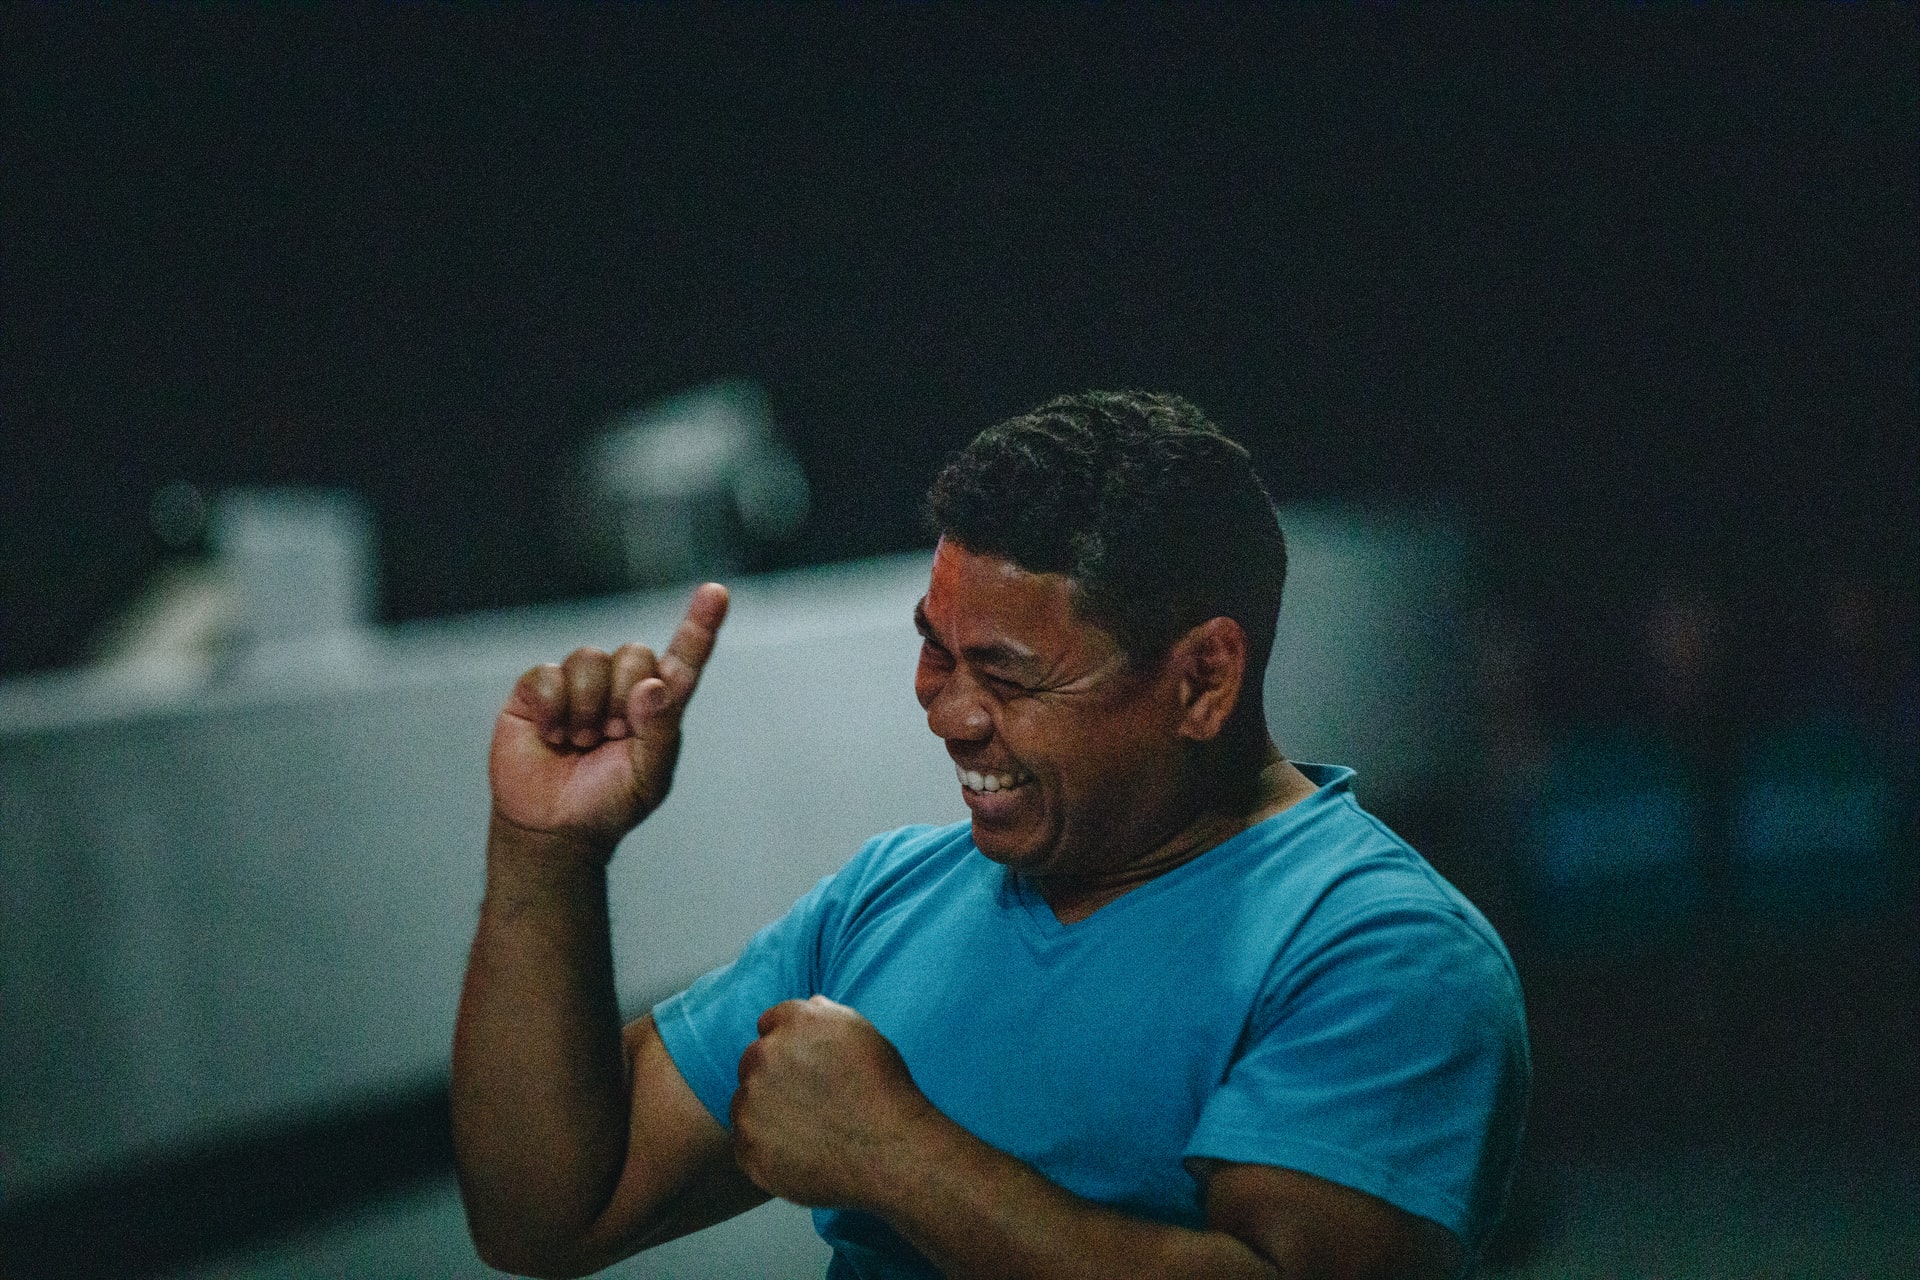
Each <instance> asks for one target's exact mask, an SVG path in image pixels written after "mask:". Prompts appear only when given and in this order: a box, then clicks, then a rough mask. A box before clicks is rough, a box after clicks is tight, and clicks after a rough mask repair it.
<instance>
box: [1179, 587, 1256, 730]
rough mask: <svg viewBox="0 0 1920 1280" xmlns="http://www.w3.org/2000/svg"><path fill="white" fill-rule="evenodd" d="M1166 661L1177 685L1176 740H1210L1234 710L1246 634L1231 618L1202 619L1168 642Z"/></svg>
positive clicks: (1242, 672)
mask: <svg viewBox="0 0 1920 1280" xmlns="http://www.w3.org/2000/svg"><path fill="white" fill-rule="evenodd" d="M1169 656H1170V657H1171V658H1172V659H1173V663H1174V668H1173V669H1174V671H1175V672H1176V673H1177V674H1178V677H1179V681H1180V707H1181V711H1182V715H1181V718H1180V725H1179V733H1180V736H1181V737H1183V738H1187V739H1190V740H1191V741H1194V742H1211V741H1213V740H1214V739H1215V738H1217V737H1219V736H1220V732H1221V730H1223V729H1225V728H1226V727H1227V721H1228V720H1230V719H1231V718H1232V717H1233V709H1234V708H1235V707H1237V706H1239V705H1240V689H1241V686H1242V684H1243V683H1244V682H1245V680H1246V677H1247V633H1246V632H1245V631H1243V630H1242V629H1241V627H1240V624H1239V623H1237V622H1235V621H1234V620H1233V619H1232V618H1208V619H1207V620H1206V621H1205V622H1203V623H1201V624H1200V625H1199V626H1197V627H1195V628H1194V629H1193V630H1191V631H1189V632H1187V634H1185V635H1184V636H1181V637H1180V638H1179V639H1178V640H1176V641H1174V643H1173V651H1172V653H1171V654H1170V655H1169Z"/></svg>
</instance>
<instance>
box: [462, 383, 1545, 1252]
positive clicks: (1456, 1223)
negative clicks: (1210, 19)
mask: <svg viewBox="0 0 1920 1280" xmlns="http://www.w3.org/2000/svg"><path fill="white" fill-rule="evenodd" d="M929 506H930V510H931V513H932V516H933V520H934V523H935V524H936V526H937V527H938V529H939V531H940V542H939V545H938V547H937V549H936V551H935V553H934V562H933V571H932V576H931V581H930V582H929V585H928V588H927V593H926V595H925V597H924V598H923V599H922V600H921V602H920V604H919V606H918V607H917V608H916V610H915V622H916V624H917V626H918V627H919V630H920V633H921V635H922V637H923V645H922V649H921V656H920V665H919V669H918V671H917V673H916V675H915V682H914V683H915V692H916V693H917V694H918V696H919V700H920V703H921V705H922V706H923V707H924V708H925V709H926V713H927V725H928V727H929V728H930V729H931V730H932V731H933V732H934V733H935V734H936V735H938V736H939V737H940V739H941V740H942V741H943V743H944V744H945V746H946V748H947V752H948V754H949V755H950V756H951V757H952V758H953V761H954V765H955V769H956V773H957V775H958V781H959V785H960V787H961V789H962V794H963V796H964V798H965V800H966V804H967V807H968V809H969V810H970V811H971V814H972V817H971V821H970V822H967V823H961V824H958V825H956V826H952V827H945V828H925V827H919V828H907V829H905V830H902V831H896V832H892V833H890V834H887V835H883V836H879V837H876V838H875V839H874V840H872V841H870V842H869V843H868V844H867V846H866V847H865V848H863V849H862V850H861V851H860V853H859V854H858V856H856V857H855V858H854V860H853V861H852V862H851V863H849V864H848V865H847V867H846V868H845V869H843V870H842V871H841V872H839V873H838V874H837V875H835V876H832V877H829V878H828V879H826V880H824V881H822V882H821V884H820V885H819V886H817V887H816V888H815V889H814V890H813V891H812V892H811V893H809V894H808V895H807V896H806V897H804V898H803V899H802V900H801V901H800V902H799V903H798V904H797V905H796V906H795V907H794V908H793V910H792V911H791V912H789V913H788V914H787V915H786V916H785V917H784V918H782V919H781V920H779V921H777V922H775V923H774V924H772V925H770V926H768V927H767V928H766V929H765V930H763V931H762V932H761V933H760V934H759V935H758V936H756V937H755V938H754V940H753V941H752V942H751V943H750V944H748V947H747V949H746V951H745V952H744V953H743V955H742V956H741V957H740V959H739V960H738V961H736V962H735V963H734V964H733V965H731V966H728V967H727V968H725V969H722V970H719V971H717V972H715V973H712V974H709V975H707V976H706V977H705V978H702V979H701V980H700V981H699V982H697V983H696V984H695V985H694V986H693V987H692V988H690V989H689V990H687V991H685V992H683V993H681V994H680V995H678V996H676V997H674V998H673V999H670V1000H668V1001H666V1002H664V1003H663V1004H661V1005H660V1006H658V1007H657V1008H656V1009H655V1010H654V1011H653V1013H652V1015H651V1016H649V1017H644V1018H641V1019H639V1020H638V1021H636V1022H634V1023H632V1024H631V1025H629V1026H627V1027H626V1028H625V1030H624V1032H623V1031H622V1029H621V1027H620V1026H619V1022H618V1016H617V1013H616V1007H615V1002H614V992H613V981H612V963H611V950H610V943H609V940H608V926H607V914H606V911H607V909H606V880H605V873H604V868H605V865H606V863H607V860H608V858H609V857H610V856H611V854H612V852H613V848H614V845H615V843H616V842H617V841H618V840H619V839H620V837H621V836H622V835H624V834H625V833H626V832H627V831H628V830H629V829H631V828H632V827H633V826H634V824H636V823H637V822H639V821H640V820H641V819H643V818H644V817H646V815H647V814H649V813H651V812H652V811H653V810H654V809H655V808H657V807H658V806H659V804H660V803H661V801H662V800H663V799H665V797H666V794H667V788H668V784H669V783H670V781H671V779H672V772H673V764H674V759H675V756H676V753H677V749H678V745H679V726H680V717H681V712H682V710H683V709H684V708H685V706H686V705H687V701H688V699H689V698H690V697H691V696H692V695H693V692H694V687H695V685H696V684H697V682H698V680H699V676H700V669H701V666H702V665H703V664H704V663H705V661H706V659H707V657H708V655H709V653H710V652H711V651H712V648H713V644H714V637H715V634H716V632H717V631H718V629H719V627H720V624H721V621H722V619H723V617H724V616H725V613H726V603H727V600H726V593H725V591H724V589H722V588H720V587H718V586H716V585H713V584H708V585H707V586H704V587H701V588H700V589H699V590H698V591H696V592H695V594H694V597H693V601H692V604H691V605H690V607H689V608H688V610H687V616H686V620H685V621H684V622H683V623H682V624H681V625H680V628H679V630H678V631H677V632H676V634H675V635H674V638H673V640H672V643H670V644H669V645H668V646H667V649H666V650H665V651H664V652H663V653H661V654H659V655H658V656H656V655H655V654H654V653H652V652H651V651H650V650H647V649H644V648H641V647H639V646H637V645H629V646H625V647H623V648H621V649H620V650H618V651H617V652H615V653H614V654H612V655H611V656H609V655H605V654H601V653H598V652H596V651H592V650H580V651H577V652H575V653H574V654H572V655H571V656H570V657H568V658H567V660H566V661H565V662H564V663H563V664H560V665H558V666H544V667H538V668H535V669H534V670H532V671H530V672H528V673H527V675H526V676H524V677H523V678H522V679H521V681H520V683H519V684H518V685H517V686H516V687H515V689H514V691H513V694H512V696H511V698H510V699H509V700H508V703H507V706H506V709H505V710H504V711H503V712H502V713H501V716H500V719H499V722H498V726H497V728H496V730H495V735H494V742H493V751H492V760H491V779H492V784H493V795H494V802H493V819H492V827H491V834H490V837H489V844H488V851H487V893H486V900H485V904H484V906H483V907H482V911H481V920H480V927H479V933H478V936H477V938H476V940H475V943H474V949H473V956H472V960H471V963H470V966H469V969H468V974H467V984H466V989H465V992H464V995H463V997H462V1001H461V1010H460V1022H459V1029H458V1032H457V1034H456V1040H455V1045H454V1083H453V1105H454V1131H455V1139H456V1144H457V1150H458V1154H459V1166H460V1174H461V1186H462V1191H463V1194H464V1196H465V1199H466V1204H467V1212H468V1219H469V1222H470V1224H471V1227H472V1230H473V1233H474V1238H475V1240H476V1242H477V1243H478V1245H479V1247H480V1250H481V1252H482V1254H483V1256H485V1257H486V1258H487V1259H488V1260H489V1261H491V1262H492V1263H494V1264H495V1265H497V1266H501V1267H506V1268H509V1269H515V1270H523V1271H529V1272H535V1273H540V1274H554V1275H576V1274H581V1273H584V1272H587V1271H591V1270H593V1269H596V1268H598V1267H601V1266H604V1265H606V1264H607V1263H610V1262H612V1261H614V1260H615V1259H617V1258H620V1257H622V1256H624V1255H626V1254H628V1253H631V1252H633V1251H635V1250H637V1249H643V1248H646V1247H648V1246H649V1245H652V1244H657V1243H659V1242H661V1241H664V1240H667V1239H671V1238H672V1237H674V1236H676V1235H681V1234H684V1233H686V1232H689V1231H693V1230H697V1229H698V1228H700V1227H702V1226H705V1225H708V1224H710V1223H713V1222H717V1221H719V1220H721V1219H723V1218H725V1217H727V1216H729V1215H731V1214H734V1213H737V1212H740V1211H741V1210H743V1209H746V1208H748V1207H751V1206H752V1205H754V1204H757V1203H759V1202H761V1201H762V1200H764V1199H765V1198H766V1197H768V1196H770V1195H774V1196H782V1197H784V1198H786V1199H788V1200H792V1201H794V1202H796V1203H799V1204H803V1205H810V1206H815V1207H817V1209H818V1210H819V1212H817V1213H816V1215H815V1219H816V1223H817V1225H818V1226H819V1228H820V1231H821V1234H822V1235H823V1236H824V1237H825V1238H826V1239H827V1241H828V1242H829V1243H830V1244H832V1245H833V1246H834V1249H835V1257H834V1262H833V1264H832V1267H831V1269H830V1271H829V1275H830V1276H831V1277H856V1276H858V1277H907V1276H916V1277H917V1276H931V1275H944V1276H949V1277H1024V1276H1033V1277H1043V1276H1044V1277H1052V1276H1103V1277H1105V1276H1170V1277H1171V1276H1193V1277H1200V1276H1205V1277H1241V1276H1245V1277H1277V1276H1284V1277H1307V1276H1329V1277H1333V1276H1341V1277H1346V1276H1353V1277H1360V1276H1381V1277H1384V1276H1436V1277H1437V1276H1446V1275H1452V1274H1456V1273H1458V1272H1459V1271H1461V1270H1463V1269H1464V1267H1465V1266H1466V1264H1467V1263H1468V1262H1469V1260H1470V1259H1471V1256H1472V1252H1473V1250H1474V1248H1475V1247H1476V1246H1477V1244H1478V1243H1479V1241H1480V1240H1481V1238H1482V1237H1483V1236H1484V1233H1485V1231H1486V1229H1487V1228H1488V1226H1489V1225H1490V1223H1491V1221H1492V1219H1493V1217H1494V1216H1495V1215H1496V1214H1497V1211H1498V1207H1499V1201H1500V1199H1501V1197H1502V1195H1503V1194H1504V1191H1505V1185H1506V1181H1507V1178H1508V1176H1509V1173H1510V1171H1511V1167H1512V1161H1513V1157H1514V1153H1515V1149H1516V1146H1517V1144H1518V1141H1519V1130H1520V1123H1521V1115H1522V1112H1523V1110H1524V1106H1525V1099H1526V1093H1527V1088H1528V1064H1527V1051H1526V1041H1525V1032H1524V1028H1523V1019H1522V1015H1521V1010H1520V997H1519V988H1518V983H1517V981H1516V979H1515V977H1514V973H1513V969H1512V965H1511V963H1510V961H1509V960H1508V958H1507V955H1506V952H1505V950H1504V949H1503V948H1502V947H1501V945H1500V942H1499V940H1498V939H1497V938H1496V937H1495V936H1494V934H1493V931H1492V930H1491V929H1490V928H1489V927H1488V926H1487V924H1486V922H1485V921H1484V920H1483V919H1482V918H1481V917H1480V915H1479V913H1478V912H1476V911H1475V910H1474V909H1473V908H1472V907H1471V906H1470V905H1468V903H1467V902H1466V901H1465V900H1464V899H1463V898H1462V897H1461V896H1460V895H1459V894H1458V893H1456V892H1455V891H1454V890H1453V889H1452V888H1451V887H1450V886H1448V885H1447V884H1446V883H1445V882H1444V881H1443V880H1441V879H1440V878H1439V877H1438V876H1437V875H1435V874H1434V872H1433V871H1432V870H1431V868H1429V867H1428V866H1427V865H1426V863H1424V862H1423V861H1422V860H1421V859H1420V858H1419V857H1418V855H1416V854H1415V853H1414V852H1413V851H1412V850H1411V849H1409V848H1408V847H1407V846H1406V845H1405V844H1403V843H1402V842H1401V841H1400V840H1398V839H1397V838H1396V837H1395V836H1393V835H1392V833H1390V832H1389V831H1387V830H1386V828H1384V827H1383V826H1381V825H1380V824H1379V823H1378V822H1377V821H1376V820H1374V819H1373V818H1371V817H1370V816H1369V815H1367V814H1366V813H1365V812H1364V811H1362V810H1361V809H1360V808H1359V806H1358V805H1357V803H1356V802H1355V801H1354V799H1353V796H1352V794H1351V792H1350V790H1349V789H1348V778H1349V777H1350V776H1351V775H1350V773H1349V771H1347V770H1343V769H1336V768H1327V767H1323V766H1312V765H1298V766H1297V765H1295V764H1292V763H1290V762H1289V761H1287V760H1286V759H1285V758H1284V757H1283V756H1282V755H1281V754H1280V752H1279V751H1278V750H1277V749H1276V747H1275V746H1274V744H1273V742H1272V740H1271V738H1270V737H1269V736H1268V733H1267V729H1266V718H1265V710H1264V708H1263V707H1262V705H1261V674H1262V672H1263V670H1264V669H1265V666H1266V662H1267V657H1268V654H1269V652H1270V650H1271V647H1272V644H1273V635H1274V626H1275V621H1276V618H1277V615H1278V611H1279V605H1280V592H1281V585H1282V582H1283V580H1284V577H1285V572H1286V552H1285V546H1284V543H1283V541H1282V538H1281V534H1280V530H1279V527H1278V524H1277V522H1276V520H1275V517H1274V512H1273V507H1272V503H1271V502H1270V500H1269V499H1268V497H1267V494H1266V491H1265V490H1264V489H1263V488H1262V486H1261V484H1260V482H1259V480H1258V479H1257V478H1256V476H1255V475H1254V472H1253V469H1252V466H1251V464H1250V462H1249V460H1248V458H1247V455H1246V453H1245V451H1244V450H1242V449H1241V448H1240V447H1239V446H1238V445H1237V444H1235V443H1233V442H1232V441H1230V440H1228V439H1227V438H1226V437H1225V436H1224V435H1222V434H1220V433H1219V432H1218V431H1217V430H1216V429H1215V428H1214V427H1213V426H1212V425H1211V424H1210V423H1208V422H1207V421H1206V419H1205V418H1204V417H1202V416H1201V415H1200V413H1199V412H1198V411H1197V410H1196V409H1194V408H1193V407H1192V406H1191V405H1188V404H1186V403H1185V402H1184V401H1181V400H1178V399H1175V398H1172V397H1167V396H1153V395H1140V394H1133V393H1090V394H1087V395H1083V396H1073V397H1066V398H1063V399H1060V400H1056V401H1053V402H1051V403H1049V404H1047V405H1044V406H1042V407H1041V408H1039V409H1037V410H1035V411H1034V412H1032V413H1030V414H1027V415H1025V416H1023V417H1020V418H1016V419H1013V420H1012V421H1010V422H1008V423H1004V424H1002V425H1001V426H998V427H995V428H992V429H990V430H988V431H987V432H984V433H983V434H982V435H980V436H979V437H978V438H977V439H975V440H974V441H973V443H972V444H971V445H970V446H969V447H968V448H967V450H966V451H964V452H963V453H962V454H961V455H960V456H959V457H958V458H956V459H955V460H954V461H953V462H952V463H950V464H949V466H948V467H947V469H946V470H945V471H944V472H943V473H942V474H941V476H940V477H939V479H938V480H937V481H936V483H935V485H934V488H933V491H932V495H931V498H930V503H929Z"/></svg>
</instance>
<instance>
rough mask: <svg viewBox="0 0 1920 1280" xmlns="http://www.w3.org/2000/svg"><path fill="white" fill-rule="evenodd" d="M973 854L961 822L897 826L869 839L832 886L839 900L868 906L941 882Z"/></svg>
mask: <svg viewBox="0 0 1920 1280" xmlns="http://www.w3.org/2000/svg"><path fill="white" fill-rule="evenodd" d="M973 853H974V849H973V835H972V829H971V827H970V826H969V824H968V823H966V822H964V821H963V822H954V823H948V824H947V825H945V826H931V825H927V824H916V825H913V826H907V827H896V828H894V829H893V830H891V831H883V832H881V833H880V834H878V835H876V836H873V837H871V838H870V839H868V840H867V842H866V843H865V844H863V845H861V846H860V851H859V852H858V853H856V854H855V855H854V856H853V858H852V859H851V860H850V861H848V863H847V865H846V866H844V867H842V868H841V869H840V871H839V872H838V873H837V874H835V875H834V876H833V881H834V884H835V887H836V889H837V890H838V892H839V896H841V897H843V898H846V899H848V900H852V901H868V900H871V899H873V898H876V897H881V896H885V895H887V894H888V893H891V892H895V891H898V890H900V889H902V888H903V887H910V886H912V885H914V884H917V883H920V882H923V881H926V880H928V879H930V878H939V877H944V876H945V875H947V874H948V873H950V872H951V871H953V870H954V869H955V868H957V867H959V866H961V865H963V864H965V863H966V862H967V860H968V859H969V858H970V857H971V856H972V855H973Z"/></svg>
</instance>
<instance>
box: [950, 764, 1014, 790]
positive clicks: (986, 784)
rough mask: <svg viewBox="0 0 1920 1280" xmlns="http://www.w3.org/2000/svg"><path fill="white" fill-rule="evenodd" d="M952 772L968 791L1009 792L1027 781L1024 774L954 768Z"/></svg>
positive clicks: (956, 766)
mask: <svg viewBox="0 0 1920 1280" xmlns="http://www.w3.org/2000/svg"><path fill="white" fill-rule="evenodd" d="M954 772H955V773H956V774H958V775H959V777H960V785H961V786H963V787H965V788H966V789H967V790H969V791H986V792H994V791H1011V790H1012V789H1013V788H1015V787H1017V786H1020V785H1021V784H1023V783H1025V782H1026V781H1027V775H1026V774H1024V773H1017V772H1016V773H981V772H980V771H978V770H977V769H962V768H960V767H959V766H958V765H955V766H954Z"/></svg>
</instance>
